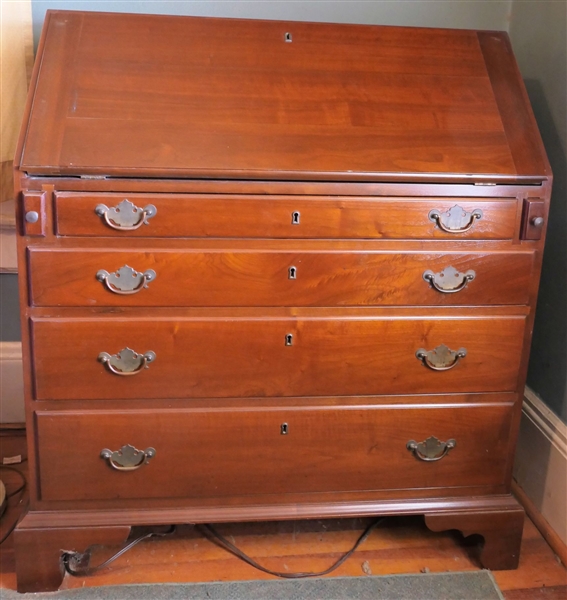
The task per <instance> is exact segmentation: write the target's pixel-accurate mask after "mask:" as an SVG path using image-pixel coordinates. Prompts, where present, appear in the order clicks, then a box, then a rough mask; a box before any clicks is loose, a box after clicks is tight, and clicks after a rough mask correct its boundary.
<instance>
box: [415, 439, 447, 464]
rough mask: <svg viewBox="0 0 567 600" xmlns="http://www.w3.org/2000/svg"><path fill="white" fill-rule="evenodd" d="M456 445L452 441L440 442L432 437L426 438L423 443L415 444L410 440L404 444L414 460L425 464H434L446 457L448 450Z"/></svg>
mask: <svg viewBox="0 0 567 600" xmlns="http://www.w3.org/2000/svg"><path fill="white" fill-rule="evenodd" d="M456 445H457V442H456V441H455V440H454V439H450V440H447V441H446V442H442V441H441V440H439V439H437V438H436V437H434V436H431V437H429V438H427V439H426V440H425V441H423V442H419V443H418V442H416V441H415V440H410V441H409V442H408V443H407V444H406V448H407V449H408V450H409V451H410V452H413V454H414V455H415V457H416V458H419V460H423V461H425V462H435V461H437V460H441V459H442V458H443V457H444V456H447V453H448V452H449V450H452V449H453V448H454V447H455V446H456Z"/></svg>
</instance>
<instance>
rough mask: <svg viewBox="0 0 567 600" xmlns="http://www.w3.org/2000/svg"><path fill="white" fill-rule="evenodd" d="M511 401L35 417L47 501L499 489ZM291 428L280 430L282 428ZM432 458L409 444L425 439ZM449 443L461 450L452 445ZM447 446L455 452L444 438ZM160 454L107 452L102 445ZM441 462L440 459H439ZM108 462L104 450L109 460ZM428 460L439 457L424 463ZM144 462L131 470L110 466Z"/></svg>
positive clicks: (43, 497) (116, 411)
mask: <svg viewBox="0 0 567 600" xmlns="http://www.w3.org/2000/svg"><path fill="white" fill-rule="evenodd" d="M511 417H512V410H511V405H510V404H496V405H481V404H478V405H470V404H469V405H461V406H459V405H457V406H449V407H447V406H445V407H439V406H437V407H436V406H429V407H425V406H417V407H416V406H413V405H411V406H409V405H401V406H391V405H390V406H375V405H374V406H373V405H368V406H348V407H345V406H343V407H336V406H335V407H319V408H313V407H305V408H303V407H297V406H295V407H281V408H273V409H259V410H254V409H248V408H247V409H241V410H237V411H234V410H231V411H227V410H208V409H201V410H167V409H166V410H162V411H159V412H154V411H148V410H135V411H125V410H112V411H108V410H107V411H100V412H97V413H93V412H80V411H79V412H69V413H65V412H40V413H38V414H37V428H38V440H39V449H38V453H39V463H40V473H41V476H40V477H41V481H40V486H41V497H42V499H43V500H94V499H102V500H104V499H107V500H110V499H112V500H115V499H128V498H165V497H167V498H170V497H215V496H217V497H218V496H230V495H249V496H251V495H255V494H286V493H303V492H336V491H364V490H385V489H403V488H413V489H415V490H416V494H419V488H428V487H436V488H441V487H451V486H489V485H499V484H503V483H504V479H505V473H506V461H507V458H506V457H507V450H508V445H509V438H510V426H511ZM282 432H285V433H282ZM432 437H434V438H436V439H437V442H439V443H440V444H439V445H437V442H436V441H435V440H430V442H429V445H432V446H433V447H434V448H433V449H432V450H431V451H430V452H431V454H430V455H429V456H428V454H426V453H424V452H425V449H424V447H423V446H420V447H419V448H418V449H417V450H415V451H414V450H411V449H408V447H407V445H408V442H410V441H412V440H413V441H414V442H416V443H417V444H421V443H422V442H424V441H425V440H427V439H428V438H432ZM450 440H453V441H454V447H453V448H451V446H452V443H450V442H449V441H450ZM447 442H449V445H448V446H446V445H443V443H447ZM127 445H131V446H133V447H134V448H135V449H136V450H140V451H142V452H143V451H145V450H147V449H150V448H153V449H154V450H155V455H154V456H152V454H153V453H152V452H151V450H150V451H149V453H148V456H150V457H149V458H148V459H147V462H144V455H138V456H134V457H130V458H128V457H127V456H125V455H126V454H127V453H128V450H127V449H124V451H123V453H122V457H120V456H116V455H114V456H111V457H110V458H104V457H101V451H102V450H104V449H107V450H109V451H110V452H115V451H119V450H120V449H122V448H123V447H124V446H127ZM444 453H445V455H444V456H442V457H441V455H443V454H444ZM107 456H108V455H107ZM424 458H439V460H433V461H425V460H423V459H424ZM110 461H112V462H113V464H114V465H115V466H118V467H122V468H124V467H125V466H126V467H128V466H129V467H131V468H132V467H138V468H133V469H132V470H129V471H120V470H116V469H115V468H113V467H112V466H111V462H110Z"/></svg>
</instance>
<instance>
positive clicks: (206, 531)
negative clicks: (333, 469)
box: [62, 518, 384, 579]
mask: <svg viewBox="0 0 567 600" xmlns="http://www.w3.org/2000/svg"><path fill="white" fill-rule="evenodd" d="M383 520H384V518H380V519H377V520H376V521H374V522H373V523H371V524H370V525H369V526H368V527H367V528H366V529H365V530H364V531H363V532H362V534H361V535H360V536H359V538H358V539H357V540H356V542H355V543H354V546H353V547H352V548H351V549H350V550H349V551H348V552H346V553H345V554H343V555H342V556H341V557H340V558H339V559H338V560H337V561H336V562H335V563H333V564H332V565H331V566H330V567H329V568H328V569H325V570H324V571H318V572H306V573H284V572H279V571H272V570H271V569H268V568H266V567H264V566H262V565H261V564H259V563H257V562H256V561H255V560H254V559H253V558H250V557H249V556H248V555H247V554H245V553H244V552H243V551H242V550H240V549H239V548H237V547H236V546H235V545H234V544H232V543H231V542H229V541H228V540H227V539H226V538H225V537H224V536H222V535H221V534H220V533H219V532H218V531H217V530H216V529H215V528H214V527H213V526H212V525H209V524H203V525H197V526H196V528H197V529H198V530H199V531H200V532H201V533H202V534H203V536H204V537H206V538H207V539H209V540H212V541H213V542H214V543H216V544H218V545H219V546H220V547H221V548H224V549H225V550H227V551H228V552H230V553H231V554H233V555H234V556H236V557H237V558H240V559H241V560H243V561H244V562H246V563H248V564H249V565H251V566H253V567H254V568H256V569H258V570H260V571H263V572H264V573H268V574H269V575H275V576H276V577H281V578H284V579H303V578H306V577H322V576H323V575H328V574H329V573H331V572H332V571H334V570H335V569H337V568H338V567H340V566H341V565H342V564H343V563H344V562H345V561H346V560H347V559H348V558H350V557H351V556H352V554H353V553H354V551H355V550H356V549H357V548H358V547H359V546H360V544H362V543H363V542H364V541H365V540H366V539H367V538H368V536H369V535H370V533H371V532H372V531H373V530H374V529H375V528H376V527H377V526H378V525H379V524H380V523H382V521H383ZM174 531H175V525H172V527H171V529H170V530H169V531H166V532H165V533H155V532H151V533H147V534H145V535H142V536H140V537H138V538H136V539H135V540H133V541H132V542H130V543H129V544H128V545H126V546H124V548H122V549H121V550H120V551H118V552H117V553H116V554H114V555H113V556H111V557H110V558H109V559H107V560H105V561H104V562H103V563H101V564H100V565H96V566H94V567H81V566H80V564H81V563H82V562H83V561H85V560H88V558H89V550H87V551H86V552H82V553H81V552H65V553H64V554H63V556H62V560H63V565H64V567H65V571H67V573H69V575H72V576H73V577H88V576H89V575H93V574H94V573H96V572H97V571H100V570H101V569H104V568H105V567H107V566H108V565H110V564H111V563H113V562H114V561H115V560H116V559H117V558H120V557H121V556H122V555H123V554H125V553H126V552H128V550H131V549H132V548H133V547H134V546H136V545H137V544H139V543H140V542H142V541H143V540H146V539H148V538H151V537H164V536H166V535H171V534H172V533H174Z"/></svg>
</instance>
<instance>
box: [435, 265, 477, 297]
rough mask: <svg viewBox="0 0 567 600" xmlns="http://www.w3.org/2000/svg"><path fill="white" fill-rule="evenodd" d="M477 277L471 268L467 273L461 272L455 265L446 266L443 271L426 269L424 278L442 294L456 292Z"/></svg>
mask: <svg viewBox="0 0 567 600" xmlns="http://www.w3.org/2000/svg"><path fill="white" fill-rule="evenodd" d="M475 277H476V273H475V272H474V271H473V270H472V269H469V270H468V271H467V272H466V273H459V271H457V269H455V268H454V267H446V268H445V269H443V270H442V271H441V273H434V272H433V271H425V273H424V274H423V279H425V281H427V282H428V283H430V284H431V287H433V288H435V289H436V290H437V291H438V292H441V293H442V294H455V293H456V292H460V291H461V290H464V289H465V288H466V287H467V283H468V282H469V281H472V280H473V279H474V278H475Z"/></svg>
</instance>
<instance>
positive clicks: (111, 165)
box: [20, 11, 550, 182]
mask: <svg viewBox="0 0 567 600" xmlns="http://www.w3.org/2000/svg"><path fill="white" fill-rule="evenodd" d="M38 61H39V69H38V75H37V79H36V80H35V83H34V85H32V90H31V92H30V94H32V95H33V102H32V104H31V112H30V115H29V122H28V124H27V127H24V130H23V136H24V138H23V140H22V141H23V143H22V144H21V147H22V148H23V150H22V154H21V158H20V168H21V169H22V170H23V171H26V172H28V173H31V174H48V175H109V176H122V177H186V178H195V177H206V178H238V179H249V178H256V179H258V178H260V179H269V180H271V179H293V180H345V181H348V180H359V181H369V180H370V181H387V180H390V181H391V180H402V181H403V180H408V181H415V180H424V181H455V180H459V181H462V180H470V181H495V182H498V181H504V182H508V181H510V180H525V179H530V178H531V179H533V180H538V179H539V180H541V179H542V178H544V177H546V176H547V175H549V174H550V173H549V167H548V164H547V159H546V158H545V154H544V151H543V148H542V145H541V140H540V138H539V134H538V132H537V128H536V125H535V121H534V118H533V115H532V112H531V109H530V107H529V103H528V101H527V96H526V93H525V89H524V87H523V83H522V81H521V78H520V76H519V73H518V69H517V66H516V63H515V61H514V58H513V55H512V53H511V49H510V44H509V41H508V38H507V36H506V34H503V33H494V32H475V31H466V30H441V29H418V28H401V27H381V26H364V25H333V24H318V23H299V22H280V21H253V20H232V19H209V18H194V17H166V16H155V15H135V14H128V15H127V14H108V13H86V12H72V11H54V12H49V13H48V15H47V18H46V23H45V26H44V33H43V37H42V42H41V44H40V50H39V54H38Z"/></svg>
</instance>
